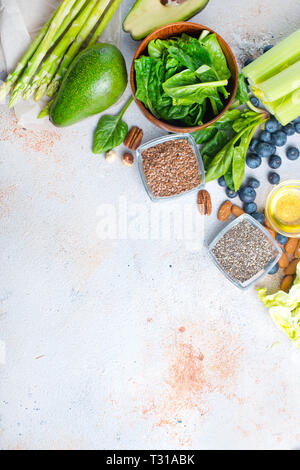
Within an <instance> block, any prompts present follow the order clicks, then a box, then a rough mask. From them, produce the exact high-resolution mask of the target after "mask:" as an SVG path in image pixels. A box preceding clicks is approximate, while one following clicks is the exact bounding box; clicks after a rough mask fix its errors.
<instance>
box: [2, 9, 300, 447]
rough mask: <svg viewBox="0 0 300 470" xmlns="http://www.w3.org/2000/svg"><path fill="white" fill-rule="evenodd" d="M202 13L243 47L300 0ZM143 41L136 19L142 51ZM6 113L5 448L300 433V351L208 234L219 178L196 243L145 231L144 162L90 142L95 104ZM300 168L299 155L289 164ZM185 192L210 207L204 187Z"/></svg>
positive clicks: (213, 224)
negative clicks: (108, 226)
mask: <svg viewBox="0 0 300 470" xmlns="http://www.w3.org/2000/svg"><path fill="white" fill-rule="evenodd" d="M28 2H29V0H28ZM123 3H124V5H123V14H125V12H126V11H128V10H129V8H130V5H131V4H132V2H131V1H127V0H124V2H123ZM195 21H198V22H200V23H202V24H204V25H208V26H210V27H212V28H214V29H215V30H217V31H218V32H219V33H220V34H222V35H223V36H224V38H225V39H226V40H227V41H228V42H229V43H230V44H231V45H232V47H233V49H234V51H235V53H236V55H237V58H238V59H239V60H240V61H243V60H244V59H245V58H246V57H248V55H257V54H259V53H260V52H261V50H262V48H263V46H264V45H266V44H269V43H274V42H276V41H278V40H280V39H281V38H282V37H284V36H286V35H287V34H288V33H290V32H292V31H293V30H295V29H296V28H297V27H299V21H300V2H299V0H297V1H296V2H295V1H294V0H293V1H292V0H285V1H283V0H264V1H262V0H253V1H251V2H241V1H239V0H226V1H223V0H211V2H210V4H209V6H208V7H207V8H206V10H205V11H204V12H202V13H201V14H199V15H198V16H197V17H196V18H195ZM136 48H137V43H136V42H134V41H132V40H131V38H130V37H129V36H128V35H126V34H124V33H123V35H122V41H121V49H122V51H123V53H124V54H125V57H126V60H127V64H128V66H129V65H130V62H131V58H132V55H133V53H134V51H135V49H136ZM128 94H129V92H128ZM118 108H119V106H116V107H114V108H113V110H112V111H116V110H117V109H118ZM126 120H127V122H128V124H129V125H137V124H138V125H140V126H141V127H142V128H143V129H144V132H145V140H149V139H150V138H154V137H158V136H160V135H162V134H163V132H161V131H160V130H158V129H156V128H155V127H153V126H152V125H151V124H149V123H148V122H147V121H146V120H145V119H144V118H143V116H142V115H141V114H140V113H139V111H138V109H137V108H136V106H135V105H132V107H131V109H130V111H129V112H128V114H127V115H126ZM0 122H1V124H0V164H1V176H0V219H1V224H0V249H1V271H0V272H1V283H0V358H1V364H0V376H1V378H0V448H2V449H155V448H157V449H190V448H192V449H295V448H297V447H298V446H299V445H300V426H299V416H300V414H299V413H300V401H299V386H300V373H299V360H300V352H299V351H298V350H296V349H295V348H294V347H293V345H292V344H291V343H290V342H289V341H288V339H287V338H286V337H285V336H284V335H283V334H282V333H281V332H280V331H279V330H277V328H276V327H275V326H274V324H273V323H272V321H271V319H270V318H269V316H268V313H267V311H266V310H265V308H264V307H263V306H262V305H261V303H260V302H259V300H258V299H257V295H256V292H255V289H254V288H253V289H251V290H249V291H247V292H240V291H239V290H237V289H236V288H235V287H233V286H231V285H230V284H229V282H228V281H227V280H226V279H225V278H223V276H222V275H221V274H220V273H219V272H218V271H217V269H216V268H215V266H214V265H213V264H212V262H211V260H210V259H209V257H208V254H207V250H206V248H205V243H207V242H209V241H210V240H211V238H212V237H213V235H214V234H215V233H216V232H217V231H218V229H219V228H220V224H219V223H218V222H217V221H216V220H217V219H216V211H217V209H218V206H219V204H220V203H221V202H222V201H223V200H224V193H223V191H222V189H221V188H219V187H218V186H217V184H215V183H211V184H209V186H208V189H209V191H210V192H211V194H212V197H213V204H214V212H213V215H212V216H211V217H210V218H209V219H208V220H206V221H205V231H204V240H203V243H202V239H201V237H200V235H199V240H201V243H200V244H199V247H198V248H197V246H193V247H192V246H191V245H189V244H188V243H186V241H184V240H174V239H173V240H170V241H168V240H153V239H152V240H151V239H147V236H146V237H145V236H144V237H143V236H139V235H140V234H138V233H136V230H135V228H136V227H135V225H136V226H140V223H141V222H140V221H141V219H136V220H135V221H134V220H133V219H134V212H135V211H136V210H138V209H139V210H142V211H143V212H142V214H143V216H145V217H146V219H147V218H148V217H149V214H150V210H151V208H152V204H151V203H150V201H149V200H148V199H147V195H146V193H145V191H144V189H143V187H142V184H141V182H140V179H139V176H138V171H137V167H136V166H135V167H134V168H130V169H129V168H125V167H124V166H123V165H122V163H121V161H120V160H118V161H117V162H116V163H115V164H114V165H108V164H107V163H106V162H105V161H104V158H103V157H102V156H94V155H93V154H92V153H91V150H90V148H91V141H92V133H93V130H94V128H95V125H96V123H97V118H92V119H89V120H87V121H85V122H83V123H81V124H79V125H76V126H74V127H72V128H69V129H64V130H57V129H54V128H53V130H51V131H45V130H44V131H26V130H23V129H22V128H19V127H18V124H17V123H16V120H15V118H14V115H13V113H12V112H8V111H7V110H6V108H5V107H4V106H1V108H0ZM289 142H290V143H294V144H296V145H299V144H300V139H299V137H292V138H290V140H289ZM121 153H122V149H120V152H119V154H120V155H121ZM283 153H284V151H282V154H283ZM299 170H300V168H299V161H298V162H288V161H287V160H285V161H284V165H283V167H282V169H281V175H282V178H289V177H294V176H295V175H299ZM267 173H268V168H267V164H266V163H265V164H264V165H263V166H262V167H261V169H260V170H259V171H258V172H257V173H256V174H257V175H258V176H259V178H260V179H261V180H262V182H263V185H262V188H261V189H260V190H259V205H260V208H263V204H264V201H265V197H266V195H267V193H268V191H269V190H270V187H269V185H268V183H267V179H266V175H267ZM249 174H251V172H249ZM120 198H121V199H120ZM136 203H138V204H141V206H140V207H139V208H138V209H137V208H136V207H135V206H134V204H136ZM124 204H127V206H128V211H127V212H126V213H125V209H124V207H125V206H124ZM178 204H179V207H180V208H181V209H182V210H183V209H184V207H187V208H188V209H189V208H190V209H191V213H192V214H194V216H195V217H196V218H197V221H198V220H199V216H198V214H197V209H196V206H195V196H194V195H190V196H186V197H184V198H182V199H180V201H179V202H178ZM105 211H106V213H107V212H108V214H110V215H111V217H112V219H111V220H110V221H113V220H114V219H113V217H114V215H115V214H116V220H117V221H120V218H122V217H123V218H124V214H127V217H128V219H129V220H130V224H131V225H130V227H131V228H130V233H129V236H128V237H127V238H126V234H125V235H124V234H122V233H121V234H120V235H119V239H117V240H113V239H110V240H101V239H100V238H99V227H100V228H101V227H102V226H100V225H99V223H100V221H101V220H102V222H103V218H102V216H103V214H104V213H105ZM114 211H116V212H114ZM108 214H107V215H108ZM122 227H123V228H124V225H122ZM97 229H98V232H97ZM134 230H135V232H134ZM111 238H113V237H111ZM137 238H144V239H140V240H139V239H137ZM145 238H146V239H145ZM264 283H265V284H266V285H268V286H270V287H271V288H274V287H276V285H277V284H278V278H276V277H275V278H272V279H271V278H267V279H266V281H264ZM4 353H5V354H4Z"/></svg>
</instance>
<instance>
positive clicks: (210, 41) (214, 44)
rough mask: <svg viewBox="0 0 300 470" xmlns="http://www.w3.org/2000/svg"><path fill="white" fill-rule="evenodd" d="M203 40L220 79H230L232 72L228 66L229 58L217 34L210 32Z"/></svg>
mask: <svg viewBox="0 0 300 470" xmlns="http://www.w3.org/2000/svg"><path fill="white" fill-rule="evenodd" d="M201 42H202V44H203V45H204V46H205V48H206V49H207V50H208V52H209V54H210V57H211V59H212V64H213V67H214V69H215V71H216V72H217V75H218V78H219V80H229V78H230V77H231V72H230V70H229V68H228V66H227V60H226V57H225V55H224V52H223V50H222V48H221V46H220V44H219V41H218V39H217V36H216V35H215V34H210V35H209V36H206V37H205V38H204V39H203V40H202V41H201Z"/></svg>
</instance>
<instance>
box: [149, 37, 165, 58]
mask: <svg viewBox="0 0 300 470" xmlns="http://www.w3.org/2000/svg"><path fill="white" fill-rule="evenodd" d="M163 51H164V43H163V41H162V40H161V39H156V40H153V41H150V42H149V44H148V54H149V57H151V58H152V59H160V58H161V57H162V55H163Z"/></svg>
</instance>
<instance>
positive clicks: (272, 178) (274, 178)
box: [268, 172, 280, 184]
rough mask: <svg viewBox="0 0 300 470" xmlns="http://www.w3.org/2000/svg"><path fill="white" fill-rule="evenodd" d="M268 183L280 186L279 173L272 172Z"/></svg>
mask: <svg viewBox="0 0 300 470" xmlns="http://www.w3.org/2000/svg"><path fill="white" fill-rule="evenodd" d="M268 181H269V183H271V184H279V183H280V176H279V174H278V173H275V172H271V173H269V175H268Z"/></svg>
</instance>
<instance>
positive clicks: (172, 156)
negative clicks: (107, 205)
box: [136, 134, 205, 201]
mask: <svg viewBox="0 0 300 470" xmlns="http://www.w3.org/2000/svg"><path fill="white" fill-rule="evenodd" d="M136 155H137V159H138V167H139V172H140V175H141V179H142V182H143V184H144V187H145V189H146V192H147V194H148V196H149V197H150V199H151V200H152V201H161V200H169V199H171V198H175V197H179V196H182V195H183V194H186V193H190V192H192V191H197V190H200V189H203V188H204V186H205V170H204V165H203V161H202V158H201V155H200V152H199V149H198V146H197V145H196V142H195V140H194V139H193V137H192V136H191V135H189V134H172V135H167V136H165V137H161V138H158V139H155V140H152V141H150V142H148V143H146V144H144V145H141V147H139V148H138V149H137V151H136Z"/></svg>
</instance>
